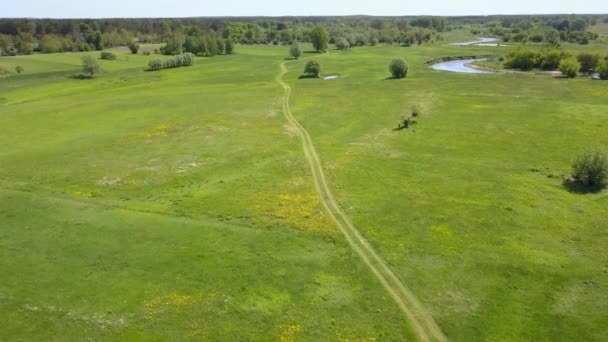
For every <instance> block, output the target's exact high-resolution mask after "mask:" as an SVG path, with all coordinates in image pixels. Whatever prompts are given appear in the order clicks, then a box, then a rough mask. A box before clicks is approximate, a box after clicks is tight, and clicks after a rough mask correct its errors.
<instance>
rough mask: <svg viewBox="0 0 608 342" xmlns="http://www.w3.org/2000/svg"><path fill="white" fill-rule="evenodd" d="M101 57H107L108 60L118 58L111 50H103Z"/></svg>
mask: <svg viewBox="0 0 608 342" xmlns="http://www.w3.org/2000/svg"><path fill="white" fill-rule="evenodd" d="M101 59H107V60H110V61H113V60H115V59H116V55H115V54H113V53H111V52H108V51H102V52H101Z"/></svg>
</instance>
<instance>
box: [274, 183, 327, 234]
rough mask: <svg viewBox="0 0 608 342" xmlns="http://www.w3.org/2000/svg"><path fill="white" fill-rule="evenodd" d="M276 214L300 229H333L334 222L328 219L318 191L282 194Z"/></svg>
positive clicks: (279, 196) (278, 198)
mask: <svg viewBox="0 0 608 342" xmlns="http://www.w3.org/2000/svg"><path fill="white" fill-rule="evenodd" d="M277 200H278V207H277V208H276V210H275V212H274V213H273V214H274V216H275V217H276V218H278V219H280V220H283V221H285V222H286V223H288V224H290V225H293V226H296V227H298V228H300V229H304V230H309V231H333V230H335V227H334V224H333V223H332V222H331V221H330V220H329V219H327V216H326V215H325V212H324V211H323V208H322V206H321V203H320V202H319V196H318V195H317V194H316V193H314V192H313V193H304V194H281V195H278V196H277Z"/></svg>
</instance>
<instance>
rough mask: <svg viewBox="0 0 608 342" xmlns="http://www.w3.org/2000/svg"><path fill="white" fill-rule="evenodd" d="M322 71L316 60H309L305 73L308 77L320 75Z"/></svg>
mask: <svg viewBox="0 0 608 342" xmlns="http://www.w3.org/2000/svg"><path fill="white" fill-rule="evenodd" d="M320 73H321V65H320V64H319V62H317V61H315V60H311V61H308V63H306V66H304V75H306V76H308V77H319V74H320Z"/></svg>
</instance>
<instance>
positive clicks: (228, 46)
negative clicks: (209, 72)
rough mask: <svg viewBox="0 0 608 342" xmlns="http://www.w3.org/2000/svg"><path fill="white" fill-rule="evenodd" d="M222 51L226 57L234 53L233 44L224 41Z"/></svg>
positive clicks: (227, 40)
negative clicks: (223, 50)
mask: <svg viewBox="0 0 608 342" xmlns="http://www.w3.org/2000/svg"><path fill="white" fill-rule="evenodd" d="M224 49H225V53H226V54H227V55H232V54H233V53H234V43H233V42H232V39H226V41H225V42H224Z"/></svg>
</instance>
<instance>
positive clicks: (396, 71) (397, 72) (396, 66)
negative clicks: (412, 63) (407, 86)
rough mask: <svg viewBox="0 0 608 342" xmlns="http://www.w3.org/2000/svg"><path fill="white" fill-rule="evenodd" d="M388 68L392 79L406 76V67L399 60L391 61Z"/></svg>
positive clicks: (404, 63)
mask: <svg viewBox="0 0 608 342" xmlns="http://www.w3.org/2000/svg"><path fill="white" fill-rule="evenodd" d="M388 68H389V70H390V72H391V75H392V76H393V78H403V77H406V76H407V71H408V65H407V63H406V62H405V61H404V60H403V59H401V58H395V59H393V61H392V62H391V64H390V65H389V67H388Z"/></svg>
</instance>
